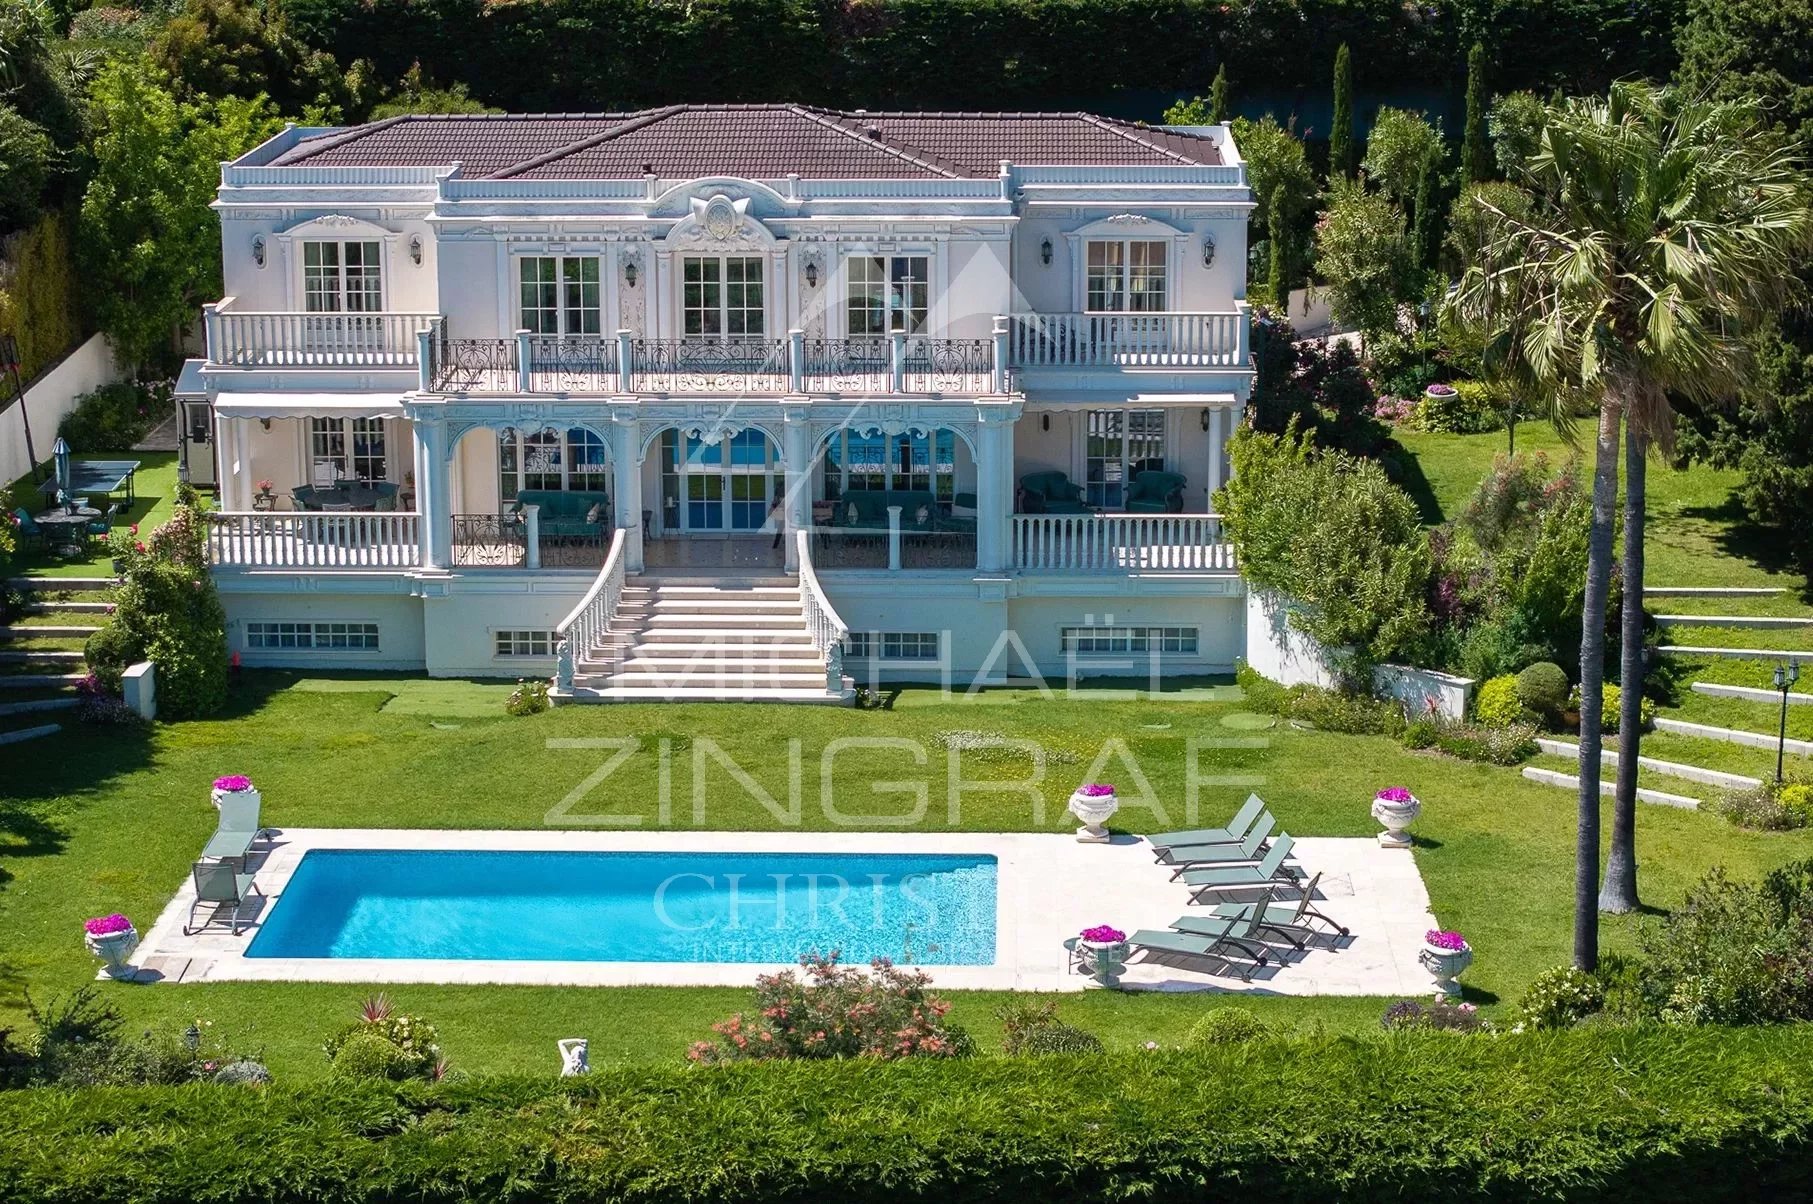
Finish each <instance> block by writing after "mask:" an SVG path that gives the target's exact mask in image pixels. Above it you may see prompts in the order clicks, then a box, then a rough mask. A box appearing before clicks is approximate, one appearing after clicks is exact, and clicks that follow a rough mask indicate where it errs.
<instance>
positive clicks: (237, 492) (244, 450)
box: [221, 418, 253, 510]
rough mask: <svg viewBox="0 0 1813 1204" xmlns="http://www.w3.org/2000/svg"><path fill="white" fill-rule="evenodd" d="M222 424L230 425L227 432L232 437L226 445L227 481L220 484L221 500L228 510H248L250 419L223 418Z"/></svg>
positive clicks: (250, 472)
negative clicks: (247, 425)
mask: <svg viewBox="0 0 1813 1204" xmlns="http://www.w3.org/2000/svg"><path fill="white" fill-rule="evenodd" d="M221 421H222V422H223V423H230V424H231V425H230V426H228V428H227V430H228V432H229V434H230V435H231V436H232V438H231V441H230V442H229V443H228V444H227V445H226V446H227V449H228V452H229V455H228V456H227V461H228V462H227V464H226V465H225V468H224V471H225V472H226V473H227V479H226V480H225V481H223V482H222V484H223V486H224V488H223V490H222V497H223V500H225V502H226V508H227V509H228V510H250V509H251V508H252V453H251V440H250V439H249V438H247V435H246V423H248V422H251V421H253V420H252V419H250V418H223V419H221Z"/></svg>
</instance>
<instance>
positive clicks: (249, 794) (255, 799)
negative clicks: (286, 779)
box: [208, 773, 264, 808]
mask: <svg viewBox="0 0 1813 1204" xmlns="http://www.w3.org/2000/svg"><path fill="white" fill-rule="evenodd" d="M228 794H231V795H236V796H238V797H239V798H240V799H241V800H243V801H245V802H247V803H251V804H252V805H254V806H256V805H258V804H261V803H263V802H264V796H263V795H261V794H259V793H258V787H256V786H254V785H252V779H251V778H248V777H246V776H245V775H244V774H243V773H230V774H227V775H226V776H225V777H219V778H215V779H214V790H213V792H212V793H211V794H210V795H209V796H208V797H209V798H210V799H212V800H213V803H214V806H215V807H217V808H218V807H219V806H220V800H221V796H223V795H228Z"/></svg>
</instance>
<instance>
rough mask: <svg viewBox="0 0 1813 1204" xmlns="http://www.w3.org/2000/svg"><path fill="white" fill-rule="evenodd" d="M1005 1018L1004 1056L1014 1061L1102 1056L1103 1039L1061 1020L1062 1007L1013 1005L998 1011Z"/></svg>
mask: <svg viewBox="0 0 1813 1204" xmlns="http://www.w3.org/2000/svg"><path fill="white" fill-rule="evenodd" d="M995 1015H997V1016H999V1017H1000V1018H1001V1052H1002V1053H1004V1054H1007V1055H1008V1056H1010V1057H1013V1056H1017V1055H1023V1054H1029V1055H1038V1054H1075V1053H1098V1052H1100V1050H1101V1048H1102V1042H1101V1038H1099V1037H1097V1036H1096V1035H1095V1034H1094V1033H1092V1032H1089V1031H1087V1030H1085V1029H1080V1028H1078V1027H1077V1026H1076V1025H1074V1024H1067V1023H1065V1022H1064V1021H1062V1020H1059V1019H1058V1005H1057V1004H1056V1003H1053V1002H1052V1001H1050V1000H1046V1001H1045V1002H1043V1003H1017V1004H1010V1005H1008V1006H1007V1007H1004V1008H1002V1009H1000V1010H999V1011H997V1012H996V1013H995Z"/></svg>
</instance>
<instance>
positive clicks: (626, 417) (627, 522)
mask: <svg viewBox="0 0 1813 1204" xmlns="http://www.w3.org/2000/svg"><path fill="white" fill-rule="evenodd" d="M641 457H642V418H641V414H640V413H639V412H638V409H637V403H636V402H635V401H634V400H633V399H631V400H626V401H613V402H611V481H612V485H613V488H612V489H611V493H612V494H613V495H614V500H613V504H614V505H615V506H616V508H617V523H616V525H617V526H619V527H621V528H623V567H624V570H625V571H626V572H631V573H640V572H641V571H642V538H643V531H642V459H641Z"/></svg>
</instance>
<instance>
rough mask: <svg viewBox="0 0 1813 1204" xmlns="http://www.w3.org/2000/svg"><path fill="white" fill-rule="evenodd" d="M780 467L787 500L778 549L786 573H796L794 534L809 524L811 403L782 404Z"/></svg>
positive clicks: (800, 400)
mask: <svg viewBox="0 0 1813 1204" xmlns="http://www.w3.org/2000/svg"><path fill="white" fill-rule="evenodd" d="M781 467H782V469H783V470H784V471H785V473H786V489H787V500H786V503H785V504H784V505H783V506H782V507H781V514H782V517H783V518H784V520H785V522H786V534H785V535H784V536H783V537H782V539H781V549H782V551H783V552H785V553H786V557H787V559H786V567H787V571H788V572H789V573H797V572H799V547H798V545H799V540H798V538H797V537H796V534H795V533H796V532H798V531H801V530H803V529H805V528H806V527H808V526H810V525H811V522H812V404H811V403H810V402H808V401H806V400H804V399H798V400H795V399H792V398H789V399H788V400H785V401H783V402H781Z"/></svg>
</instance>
